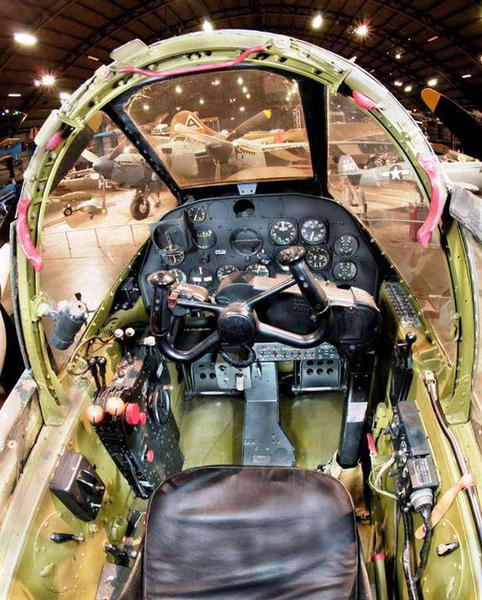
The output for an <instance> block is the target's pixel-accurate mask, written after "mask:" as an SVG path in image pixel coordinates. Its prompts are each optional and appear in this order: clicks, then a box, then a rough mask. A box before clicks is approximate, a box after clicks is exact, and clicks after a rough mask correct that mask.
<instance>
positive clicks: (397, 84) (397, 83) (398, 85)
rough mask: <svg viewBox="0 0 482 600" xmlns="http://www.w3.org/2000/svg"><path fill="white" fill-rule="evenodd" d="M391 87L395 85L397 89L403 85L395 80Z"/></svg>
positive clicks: (398, 80)
mask: <svg viewBox="0 0 482 600" xmlns="http://www.w3.org/2000/svg"><path fill="white" fill-rule="evenodd" d="M393 85H396V86H397V87H402V85H403V82H402V81H400V79H396V80H395V81H394V82H393Z"/></svg>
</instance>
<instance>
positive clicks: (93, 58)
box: [87, 54, 100, 62]
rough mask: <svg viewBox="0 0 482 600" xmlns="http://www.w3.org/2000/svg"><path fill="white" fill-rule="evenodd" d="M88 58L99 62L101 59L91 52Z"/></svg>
mask: <svg viewBox="0 0 482 600" xmlns="http://www.w3.org/2000/svg"><path fill="white" fill-rule="evenodd" d="M87 58H88V59H89V60H93V61H94V62H99V60H100V58H97V56H92V55H91V54H89V55H88V56H87Z"/></svg>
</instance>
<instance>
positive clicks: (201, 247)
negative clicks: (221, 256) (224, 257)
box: [192, 225, 217, 250]
mask: <svg viewBox="0 0 482 600" xmlns="http://www.w3.org/2000/svg"><path fill="white" fill-rule="evenodd" d="M200 231H209V232H210V233H211V236H212V237H211V238H210V239H211V243H210V244H209V245H207V246H202V245H200V244H199V242H198V241H197V237H196V236H197V234H198V233H199V232H200ZM192 241H193V244H194V245H195V246H196V248H198V249H199V250H210V249H211V248H213V247H214V246H215V245H216V242H217V237H216V234H215V233H214V231H213V229H212V228H211V227H209V225H204V226H203V227H197V228H196V229H194V231H193V233H192Z"/></svg>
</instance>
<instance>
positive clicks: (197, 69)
mask: <svg viewBox="0 0 482 600" xmlns="http://www.w3.org/2000/svg"><path fill="white" fill-rule="evenodd" d="M265 50H266V48H265V46H252V47H251V48H246V50H244V51H243V52H241V54H240V55H239V56H237V57H236V58H233V59H232V60H227V61H225V62H222V63H208V64H206V65H193V66H192V67H183V68H181V69H171V70H170V71H149V70H148V69H140V68H138V67H120V68H119V69H118V71H119V72H120V73H137V74H138V75H144V77H152V78H154V77H155V78H156V79H159V78H161V79H165V78H166V77H173V76H175V75H188V74H189V73H202V72H204V71H214V70H217V69H229V68H230V67H234V66H236V65H239V63H242V62H243V60H246V58H248V56H251V55H252V54H256V53H257V52H264V51H265Z"/></svg>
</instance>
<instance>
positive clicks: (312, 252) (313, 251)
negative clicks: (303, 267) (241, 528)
mask: <svg viewBox="0 0 482 600" xmlns="http://www.w3.org/2000/svg"><path fill="white" fill-rule="evenodd" d="M305 260H306V262H307V264H308V266H309V267H310V268H311V269H315V270H318V271H319V270H322V269H326V268H327V267H328V266H329V264H330V262H331V256H330V252H329V251H328V250H327V249H326V248H320V247H318V246H313V247H312V248H308V249H307V251H306V257H305Z"/></svg>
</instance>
